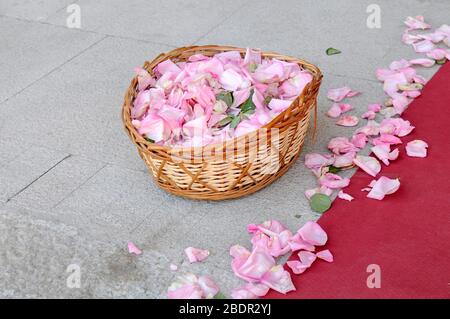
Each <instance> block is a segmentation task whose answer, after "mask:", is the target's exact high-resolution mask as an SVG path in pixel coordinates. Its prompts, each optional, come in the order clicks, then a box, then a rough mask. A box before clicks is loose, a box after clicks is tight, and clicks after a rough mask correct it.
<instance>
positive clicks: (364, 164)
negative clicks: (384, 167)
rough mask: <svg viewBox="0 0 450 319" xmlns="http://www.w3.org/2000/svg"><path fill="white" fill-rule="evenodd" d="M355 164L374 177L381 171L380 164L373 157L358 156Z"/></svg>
mask: <svg viewBox="0 0 450 319" xmlns="http://www.w3.org/2000/svg"><path fill="white" fill-rule="evenodd" d="M353 163H355V165H357V166H358V167H359V168H361V169H362V170H363V171H364V172H366V173H367V174H369V175H370V176H373V177H375V176H377V174H378V173H379V172H380V171H381V164H380V162H378V161H377V159H376V158H373V157H371V156H363V155H358V156H356V158H355V159H354V160H353Z"/></svg>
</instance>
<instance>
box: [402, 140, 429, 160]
mask: <svg viewBox="0 0 450 319" xmlns="http://www.w3.org/2000/svg"><path fill="white" fill-rule="evenodd" d="M427 148H428V144H427V143H426V142H424V141H422V140H414V141H411V142H409V143H408V144H407V145H406V154H408V156H410V157H427Z"/></svg>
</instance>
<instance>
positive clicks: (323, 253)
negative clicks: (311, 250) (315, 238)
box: [316, 249, 333, 263]
mask: <svg viewBox="0 0 450 319" xmlns="http://www.w3.org/2000/svg"><path fill="white" fill-rule="evenodd" d="M316 256H317V258H320V259H322V260H325V261H327V262H329V263H332V262H333V255H332V254H331V252H330V251H329V250H328V249H327V250H322V251H319V252H318V253H317V254H316Z"/></svg>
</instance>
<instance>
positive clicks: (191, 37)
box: [48, 0, 246, 46]
mask: <svg viewBox="0 0 450 319" xmlns="http://www.w3.org/2000/svg"><path fill="white" fill-rule="evenodd" d="M77 4H78V5H79V6H80V8H81V28H82V29H84V30H90V31H95V32H99V33H103V34H109V35H113V36H121V37H129V38H133V39H140V40H146V41H151V42H156V43H164V44H168V45H177V46H184V45H188V44H190V43H193V42H194V41H196V40H197V39H198V38H199V37H201V36H203V35H204V34H205V33H207V32H208V31H209V30H211V29H213V28H214V27H216V26H217V25H218V24H220V23H221V22H222V21H223V20H225V19H226V18H228V17H229V16H230V15H232V14H233V13H234V12H236V11H237V10H239V9H240V8H241V7H242V6H244V5H245V4H246V2H245V1H241V0H228V1H220V0H212V1H201V0H188V1H183V2H180V1H176V0H156V1H152V2H147V1H142V0H131V1H120V0H98V1H89V0H80V1H78V2H77ZM66 19H67V13H65V12H60V13H59V14H57V15H55V16H52V17H50V19H48V22H49V23H56V24H60V25H65V23H66Z"/></svg>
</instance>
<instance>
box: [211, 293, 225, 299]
mask: <svg viewBox="0 0 450 319" xmlns="http://www.w3.org/2000/svg"><path fill="white" fill-rule="evenodd" d="M214 299H227V297H226V296H225V295H224V294H223V293H221V292H218V293H217V294H216V295H215V296H214Z"/></svg>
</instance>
